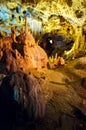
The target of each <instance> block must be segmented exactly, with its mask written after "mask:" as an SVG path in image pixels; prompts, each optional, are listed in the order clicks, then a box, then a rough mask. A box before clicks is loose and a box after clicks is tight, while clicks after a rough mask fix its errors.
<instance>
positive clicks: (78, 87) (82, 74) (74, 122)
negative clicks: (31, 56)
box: [1, 57, 86, 130]
mask: <svg viewBox="0 0 86 130" xmlns="http://www.w3.org/2000/svg"><path fill="white" fill-rule="evenodd" d="M85 60H86V57H82V58H79V59H75V60H72V61H68V62H67V63H66V64H65V65H64V66H62V67H59V68H57V69H55V70H49V69H39V70H34V69H33V70H30V71H29V73H32V74H33V76H34V77H35V78H36V80H37V81H38V82H39V83H40V85H41V90H42V91H41V92H42V94H43V97H44V101H42V102H41V105H43V104H45V114H44V117H43V118H42V119H37V120H35V121H31V120H30V121H28V123H27V124H26V125H24V126H21V123H20V124H17V126H15V125H14V126H13V127H12V128H11V130H12V129H13V130H15V129H16V130H17V129H18V130H20V129H21V130H29V129H30V130H33V129H34V130H47V129H49V130H64V129H65V130H85V129H86V124H85V122H86V71H85V70H86V63H85ZM27 74H28V73H27ZM1 77H3V76H1ZM15 80H16V79H15ZM33 80H34V78H33ZM34 81H35V80H34ZM12 82H13V80H12ZM19 82H20V79H19ZM23 82H24V81H23ZM25 82H26V81H25ZM32 84H33V83H32ZM36 84H37V83H36ZM11 85H12V83H11ZM40 100H41V99H40ZM34 107H35V106H34ZM12 118H13V117H12ZM20 122H21V121H20Z"/></svg>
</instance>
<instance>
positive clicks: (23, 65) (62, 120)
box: [0, 0, 86, 130]
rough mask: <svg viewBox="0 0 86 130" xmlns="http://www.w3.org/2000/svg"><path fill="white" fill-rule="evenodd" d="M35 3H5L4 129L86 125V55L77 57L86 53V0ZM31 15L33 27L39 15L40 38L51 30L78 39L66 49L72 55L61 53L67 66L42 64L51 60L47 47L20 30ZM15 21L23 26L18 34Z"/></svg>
mask: <svg viewBox="0 0 86 130" xmlns="http://www.w3.org/2000/svg"><path fill="white" fill-rule="evenodd" d="M1 1H3V0H1ZM6 2H7V1H6ZM22 2H27V0H22ZM34 3H37V4H35V5H31V4H30V5H29V4H25V3H24V4H23V6H22V4H20V3H17V2H16V3H12V2H11V3H10V2H9V3H8V4H7V5H6V3H5V4H4V5H3V3H2V4H1V7H0V8H1V12H0V14H1V15H0V20H1V21H0V22H1V27H0V29H1V30H4V31H5V32H7V34H8V35H9V37H7V35H6V33H3V32H1V33H0V37H1V38H0V63H1V65H0V72H1V74H0V84H1V87H0V103H1V107H0V115H1V116H0V129H1V130H15V129H16V130H28V129H29V130H86V96H85V95H86V67H85V66H86V63H85V62H86V57H82V58H79V59H76V58H78V57H80V56H83V55H85V54H86V44H85V43H86V1H85V0H78V1H77V0H76V1H75V0H70V1H68V0H58V1H56V0H53V1H50V2H49V1H48V0H47V1H34ZM3 12H4V15H5V18H3ZM26 15H28V17H29V19H28V25H29V26H30V24H31V26H30V27H31V28H29V29H31V30H32V29H33V28H32V22H31V21H32V19H33V24H34V21H35V20H36V22H37V23H36V24H35V25H37V26H34V27H35V28H34V30H32V32H33V33H34V32H35V34H36V33H39V35H38V34H37V36H38V37H37V40H39V37H40V38H41V36H42V34H44V35H45V34H46V33H47V34H50V33H51V34H57V35H61V36H65V38H70V39H72V40H73V43H74V44H73V46H72V48H71V49H69V51H64V50H63V51H64V55H63V56H64V58H65V59H66V58H68V59H72V61H71V60H67V61H66V60H64V59H62V57H60V58H61V59H62V62H63V65H64V66H63V65H62V66H60V67H59V68H57V69H56V68H54V69H42V68H43V67H45V68H46V66H47V61H48V58H47V55H46V53H45V51H44V50H43V49H42V48H40V47H39V46H38V45H37V44H35V41H34V38H33V37H32V35H31V34H30V33H27V35H26V34H25V33H23V32H22V31H20V30H21V28H22V26H23V25H24V24H25V16H26ZM29 20H31V21H29ZM38 23H40V28H39V29H38ZM4 25H5V26H4ZM42 25H43V26H42ZM13 26H17V34H16V35H17V36H16V37H15V35H14V34H15V33H14V31H13V35H10V31H12V30H11V27H13ZM38 30H39V31H38ZM36 31H38V32H36ZM40 32H41V33H40ZM21 34H22V35H21ZM29 36H31V37H30V38H31V39H30V38H28V37H29ZM67 36H68V37H67ZM35 38H36V37H35ZM68 40H69V39H68ZM63 41H64V40H63ZM69 41H71V40H69ZM17 42H18V43H17ZM44 42H45V41H44ZM50 42H51V43H52V39H51V41H50ZM61 43H62V41H61ZM65 43H67V42H65ZM65 43H64V44H65ZM59 46H61V44H59ZM64 46H65V45H64ZM51 60H52V59H51ZM57 61H58V59H57ZM31 68H36V69H31ZM37 68H38V69H37ZM19 70H22V72H20V71H19ZM13 72H15V73H13ZM9 73H11V74H10V75H9ZM26 73H27V74H26ZM5 74H8V75H5ZM5 76H6V77H5ZM4 77H5V78H4ZM3 78H4V80H3V82H2V79H3ZM5 81H6V82H5ZM28 86H29V87H28ZM10 88H12V89H10ZM28 89H29V90H28ZM31 95H32V96H31ZM18 99H19V100H18ZM14 101H15V103H14ZM29 101H30V102H29ZM30 103H31V104H30ZM27 104H28V105H27ZM16 105H17V106H16ZM21 106H22V110H21V111H20V109H21ZM24 110H25V111H24ZM28 114H31V115H29V116H28ZM41 114H42V116H41ZM40 118H41V119H40ZM34 119H35V120H34Z"/></svg>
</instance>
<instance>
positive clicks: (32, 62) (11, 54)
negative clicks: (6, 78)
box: [0, 31, 48, 73]
mask: <svg viewBox="0 0 86 130" xmlns="http://www.w3.org/2000/svg"><path fill="white" fill-rule="evenodd" d="M12 33H13V32H12ZM15 33H16V32H15ZM15 36H16V34H13V37H12V35H11V37H10V38H7V37H6V38H2V39H0V50H1V52H0V66H1V69H0V71H1V72H4V73H9V72H12V71H17V70H23V71H24V72H27V71H28V70H29V69H30V68H45V67H47V62H48V57H47V54H46V53H45V51H44V50H43V49H42V48H41V47H40V46H39V45H37V44H36V43H35V40H34V38H33V36H32V34H31V33H30V32H29V31H26V32H24V31H22V32H20V35H19V36H18V37H17V38H16V37H15ZM2 68H3V69H2Z"/></svg>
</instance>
